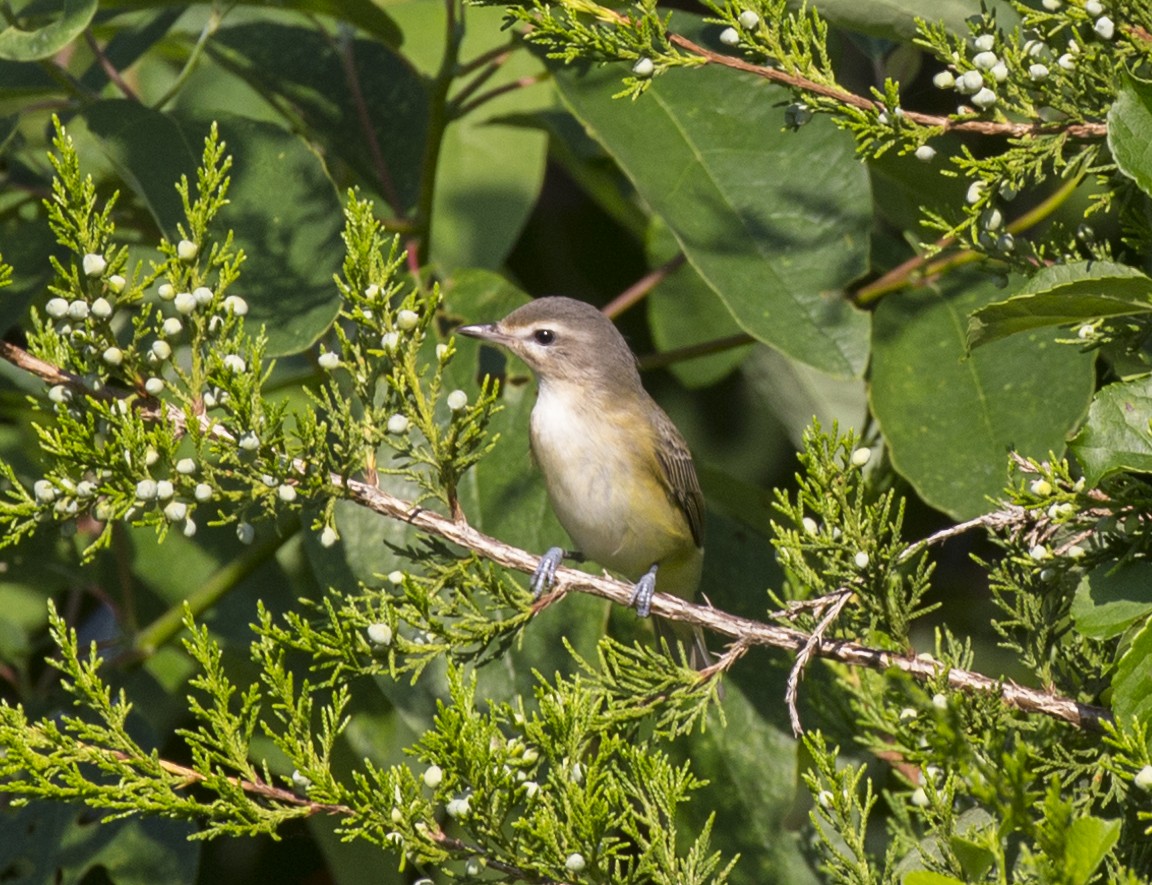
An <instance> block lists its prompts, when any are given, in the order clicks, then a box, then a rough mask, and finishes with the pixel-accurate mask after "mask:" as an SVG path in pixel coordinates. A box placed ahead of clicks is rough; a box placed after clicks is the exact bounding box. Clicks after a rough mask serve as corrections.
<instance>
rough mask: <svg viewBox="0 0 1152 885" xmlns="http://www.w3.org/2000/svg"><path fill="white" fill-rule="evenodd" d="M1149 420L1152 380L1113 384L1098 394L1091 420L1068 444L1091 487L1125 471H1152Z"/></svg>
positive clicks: (1151, 407)
mask: <svg viewBox="0 0 1152 885" xmlns="http://www.w3.org/2000/svg"><path fill="white" fill-rule="evenodd" d="M1150 418H1152V378H1139V379H1137V380H1135V381H1121V382H1119V383H1117V384H1110V385H1108V386H1107V387H1105V388H1104V389H1103V390H1101V391H1100V392H1099V393H1098V394H1097V395H1096V399H1094V400H1093V401H1092V408H1091V409H1089V410H1088V420H1087V421H1086V422H1085V423H1084V427H1083V428H1082V429H1081V430H1080V432H1079V433H1078V434H1076V437H1075V438H1074V439H1073V440H1072V441H1071V443H1069V447H1070V448H1071V449H1072V451H1073V453H1074V454H1075V455H1076V458H1077V459H1078V460H1079V461H1080V466H1081V467H1082V468H1083V470H1084V476H1085V477H1086V478H1087V481H1088V482H1089V483H1090V484H1092V485H1095V484H1096V483H1098V482H1099V481H1100V480H1101V479H1102V478H1103V477H1105V476H1107V475H1108V474H1110V473H1115V472H1118V471H1122V470H1132V471H1136V472H1141V473H1147V472H1150V471H1152V432H1150V431H1149V424H1148V422H1149V419H1150Z"/></svg>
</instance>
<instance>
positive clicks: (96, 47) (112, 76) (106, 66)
mask: <svg viewBox="0 0 1152 885" xmlns="http://www.w3.org/2000/svg"><path fill="white" fill-rule="evenodd" d="M84 40H85V42H86V43H87V44H88V48H89V49H91V50H92V54H93V55H94V56H96V61H97V62H99V64H100V69H101V70H102V71H104V73H105V74H106V75H107V77H108V79H109V80H110V81H112V83H114V84H115V85H116V88H117V89H119V90H120V91H121V92H123V93H124V97H125V98H127V99H130V100H131V101H134V102H136V103H137V104H139V103H140V96H139V95H137V94H136V91H135V90H134V89H133V88H132V87H131V86H129V85H128V84H127V82H125V80H124V78H123V77H122V76H120V72H119V71H118V70H116V66H115V65H114V64H112V60H111V59H110V58H108V56H107V55H105V54H104V49H103V47H101V46H100V44H99V43H97V42H96V38H95V36H93V34H92V29H91V28H85V29H84Z"/></svg>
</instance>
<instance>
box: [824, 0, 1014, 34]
mask: <svg viewBox="0 0 1152 885" xmlns="http://www.w3.org/2000/svg"><path fill="white" fill-rule="evenodd" d="M987 5H988V6H990V7H995V8H996V10H997V13H1005V12H1006V13H1008V14H1009V16H1012V11H1011V8H1010V7H1009V6H1008V4H1007V3H1001V2H992V3H989V4H987ZM818 8H819V10H820V16H821V18H826V19H827V20H828V21H830V22H833V23H835V24H837V25H840V26H841V27H845V28H849V29H851V30H853V31H861V32H862V33H865V34H872V35H874V36H878V37H885V38H888V39H892V40H910V39H911V38H913V37H915V36H917V34H918V32H917V28H916V19H917V18H923V19H925V20H927V21H929V22H943V23H944V24H945V25H947V27H948V29H949V30H951V31H954V32H956V33H958V34H966V33H967V32H968V31H967V25H966V23H967V19H968V17H969V16H971V15H972V3H971V0H820V3H819V7H818ZM997 18H998V20H1002V17H1001V16H1000V15H998V16H997ZM1009 21H1011V18H1009ZM1004 26H1005V27H1009V24H1008V22H1004Z"/></svg>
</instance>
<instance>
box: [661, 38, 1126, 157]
mask: <svg viewBox="0 0 1152 885" xmlns="http://www.w3.org/2000/svg"><path fill="white" fill-rule="evenodd" d="M668 40H669V41H670V42H671V43H673V44H674V45H676V46H679V47H680V48H681V49H684V50H687V51H688V52H690V53H691V54H693V55H695V56H697V57H699V58H702V59H704V60H705V61H706V62H708V63H709V64H715V65H722V66H723V67H726V68H732V69H733V70H736V71H743V72H745V73H748V74H755V75H756V76H757V77H763V78H764V79H765V80H771V81H772V82H774V83H781V84H783V85H784V86H789V87H791V88H793V89H799V90H801V91H804V92H811V93H814V94H816V95H822V96H824V97H825V98H831V99H833V100H834V101H837V102H840V103H841V104H845V105H848V106H850V107H854V108H858V109H860V110H864V111H883V110H885V106H884V104H883V103H882V102H878V101H875V100H873V99H871V98H866V97H864V96H863V95H857V94H856V93H854V92H849V91H848V90H847V89H843V88H841V87H839V86H829V85H828V84H826V83H817V82H816V81H815V80H809V79H808V78H807V77H802V76H800V75H799V74H790V73H788V72H787V71H784V70H781V69H779V68H772V67H768V66H766V65H756V64H752V62H749V61H745V60H744V59H742V58H737V57H736V56H732V55H724V54H723V53H720V52H714V51H712V50H711V49H707V48H705V47H703V46H701V45H700V44H699V43H696V42H694V41H692V40H690V39H688V38H687V37H685V36H683V35H681V34H669V35H668ZM903 115H904V118H905V119H907V120H910V121H911V122H913V123H918V124H919V125H921V126H931V127H935V128H939V129H941V130H943V131H945V132H975V133H978V134H980V135H1002V136H1007V137H1009V138H1025V137H1029V136H1036V135H1058V134H1061V133H1064V134H1066V135H1069V136H1071V137H1073V138H1104V137H1105V136H1106V135H1107V134H1108V124H1107V123H1069V124H1067V125H1064V126H1061V125H1060V124H1054V123H1007V122H1004V123H1002V122H998V121H996V120H971V119H960V120H957V119H954V118H952V117H942V116H939V115H936V114H924V113H920V112H919V111H907V110H906V111H903Z"/></svg>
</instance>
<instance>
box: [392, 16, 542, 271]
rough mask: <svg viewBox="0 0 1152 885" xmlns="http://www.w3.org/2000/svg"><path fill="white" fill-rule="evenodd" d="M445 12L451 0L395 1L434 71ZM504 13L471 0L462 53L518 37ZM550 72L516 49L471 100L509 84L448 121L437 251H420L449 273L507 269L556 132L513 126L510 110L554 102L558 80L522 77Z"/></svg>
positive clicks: (408, 37) (408, 52) (436, 206)
mask: <svg viewBox="0 0 1152 885" xmlns="http://www.w3.org/2000/svg"><path fill="white" fill-rule="evenodd" d="M444 10H445V6H444V4H442V3H428V2H426V0H404V2H398V3H395V4H391V5H389V7H388V11H389V12H390V13H391V14H392V16H393V18H394V19H395V20H396V21H397V22H398V23H399V24H400V26H401V27H402V28H403V30H404V54H405V57H406V58H407V59H408V60H409V61H410V62H411V63H412V64H413V65H415V66H416V67H417V69H418V70H421V71H424V72H425V73H427V75H428V76H429V77H433V76H435V74H436V71H437V69H438V68H439V66H440V63H441V58H442V56H443V54H444V31H445V24H444ZM503 17H504V11H503V10H502V9H498V8H494V7H493V8H481V7H479V6H476V5H468V6H466V7H465V9H464V17H463V21H462V26H463V36H464V39H463V43H462V45H461V48H460V57H461V60H462V61H465V62H466V61H468V60H470V59H473V58H476V57H477V56H479V55H481V54H483V53H485V52H488V51H491V50H494V49H496V48H498V47H500V46H504V45H508V44H509V41H508V33H507V31H505V30H504V29H503V27H502V24H503ZM542 73H544V71H543V68H542V66H541V64H540V62H539V61H538V60H537V59H536V58H535V57H534V56H533V55H531V54H530V53H528V52H526V51H524V50H523V48H522V47H521V48H519V49H515V48H514V49H513V51H512V53H511V55H510V56H509V58H508V60H507V61H506V62H505V63H504V64H502V65H501V66H500V67H499V69H498V70H497V71H496V73H495V74H494V75H493V76H491V77H490V78H489V79H487V80H486V81H484V83H483V84H482V85H481V86H479V88H478V89H477V90H476V91H475V92H473V93H472V95H471V96H469V99H471V98H475V97H476V96H477V95H480V94H483V93H485V92H488V91H490V90H493V89H498V88H501V87H507V88H508V90H509V91H508V92H506V93H505V94H503V95H500V96H498V97H496V98H494V99H493V100H491V101H488V102H485V103H484V104H482V105H480V106H479V107H477V108H475V109H473V110H470V111H469V112H468V113H466V114H465V115H464V116H463V117H458V118H456V119H454V120H452V121H451V122H450V123H449V124H448V127H447V129H446V131H445V133H444V139H443V142H442V144H441V147H440V153H439V159H438V162H437V166H436V181H435V189H434V191H433V202H432V236H431V253H430V255H428V256H421V257H422V258H423V259H425V261H431V262H432V263H434V264H435V265H436V267H438V268H439V269H440V270H441V272H442V273H443V274H445V275H451V274H453V273H454V272H456V271H457V270H463V269H466V268H487V269H489V270H494V269H497V268H500V267H502V266H503V264H504V260H505V258H507V257H508V254H509V253H510V252H511V251H512V247H513V246H515V244H516V241H517V239H519V237H520V233H521V231H522V230H523V228H524V225H525V223H526V222H527V221H528V217H529V215H530V214H531V212H532V208H533V206H535V205H536V199H537V196H538V195H539V193H540V187H541V185H542V184H543V182H544V164H545V160H546V159H547V152H548V138H547V136H546V135H545V134H544V133H543V132H541V131H538V130H535V129H530V128H525V127H523V126H517V125H506V124H505V123H503V122H501V118H502V117H504V116H507V115H512V114H525V113H532V112H535V111H540V110H544V109H547V108H551V107H552V106H553V105H554V104H555V96H554V91H553V87H552V85H551V84H550V83H537V84H535V85H531V86H527V87H517V86H516V85H515V84H516V83H517V81H519V80H521V79H522V78H531V77H535V76H539V75H541V74H542ZM472 76H475V75H472ZM471 79H472V77H471V76H469V77H462V78H460V79H459V80H458V81H457V82H456V83H455V84H454V86H453V90H452V94H451V96H450V97H458V96H459V95H460V91H461V90H462V89H464V88H466V85H467V84H468V83H469V82H470V81H471Z"/></svg>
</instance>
